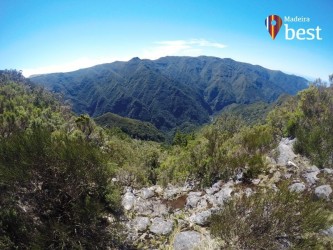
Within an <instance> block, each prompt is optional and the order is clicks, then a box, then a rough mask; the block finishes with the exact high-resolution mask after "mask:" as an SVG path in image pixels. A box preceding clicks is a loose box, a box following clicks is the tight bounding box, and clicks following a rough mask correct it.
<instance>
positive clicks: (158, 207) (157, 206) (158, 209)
mask: <svg viewBox="0 0 333 250" xmlns="http://www.w3.org/2000/svg"><path fill="white" fill-rule="evenodd" d="M168 211H169V210H168V208H167V206H166V204H162V203H161V202H160V201H155V202H154V203H153V213H152V214H151V216H161V215H167V214H168Z"/></svg>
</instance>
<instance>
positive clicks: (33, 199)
mask: <svg viewBox="0 0 333 250" xmlns="http://www.w3.org/2000/svg"><path fill="white" fill-rule="evenodd" d="M0 81H1V83H0V122H1V133H0V190H1V191H0V207H1V210H0V248H1V249H64V248H66V249H83V248H88V249H96V248H105V247H106V246H110V247H122V246H123V245H124V247H126V246H125V244H124V242H123V235H122V231H123V230H122V228H121V227H120V226H119V223H118V222H117V217H118V216H119V215H120V214H121V213H122V209H121V205H120V192H119V188H118V187H117V186H115V185H114V184H112V182H111V181H110V180H111V178H112V177H113V176H114V172H115V170H114V168H113V165H112V164H111V162H112V159H110V158H109V156H108V155H107V154H106V153H105V152H104V151H103V150H101V148H100V146H101V145H102V144H104V139H105V136H106V135H105V134H103V131H102V130H101V129H99V128H98V127H96V125H95V124H94V123H93V121H92V120H91V119H90V118H89V117H87V116H81V117H78V118H76V117H74V116H73V115H72V114H71V113H70V112H69V110H68V109H67V107H64V106H62V105H61V104H60V103H59V102H58V101H57V100H56V99H55V98H54V97H53V96H52V95H51V94H49V93H48V92H45V91H44V90H43V89H40V88H38V87H37V88H36V87H34V86H31V85H30V83H29V81H27V80H26V79H24V78H23V77H22V76H21V75H20V72H16V71H4V72H1V74H0ZM106 216H113V217H114V218H115V220H114V222H112V223H111V224H110V222H108V221H107V220H106Z"/></svg>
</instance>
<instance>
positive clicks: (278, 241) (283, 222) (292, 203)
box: [211, 183, 332, 249]
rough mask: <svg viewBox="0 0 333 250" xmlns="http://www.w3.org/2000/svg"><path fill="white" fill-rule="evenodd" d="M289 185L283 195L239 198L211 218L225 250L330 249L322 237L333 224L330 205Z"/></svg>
mask: <svg viewBox="0 0 333 250" xmlns="http://www.w3.org/2000/svg"><path fill="white" fill-rule="evenodd" d="M285 184H286V183H284V184H282V185H281V187H280V191H279V192H276V191H273V190H270V191H268V190H266V191H260V192H258V193H256V194H253V195H251V196H250V197H246V196H245V195H244V196H241V197H238V198H235V199H233V200H232V201H230V202H228V204H226V205H225V207H224V209H223V211H221V212H219V213H218V214H216V215H213V216H212V217H211V232H212V234H213V235H215V236H217V237H219V238H221V239H222V240H223V241H224V246H223V249H282V248H284V247H289V246H290V245H292V247H293V249H330V248H327V247H330V246H332V245H331V244H332V242H331V243H330V242H325V241H323V240H322V238H323V236H322V235H320V233H319V232H320V230H322V229H326V228H327V227H328V226H330V225H331V224H332V219H331V217H330V216H331V212H330V211H329V209H328V207H326V204H325V203H324V202H323V201H313V199H312V197H311V196H310V195H308V194H305V195H299V194H297V193H295V192H290V191H289V190H288V188H287V186H286V185H285Z"/></svg>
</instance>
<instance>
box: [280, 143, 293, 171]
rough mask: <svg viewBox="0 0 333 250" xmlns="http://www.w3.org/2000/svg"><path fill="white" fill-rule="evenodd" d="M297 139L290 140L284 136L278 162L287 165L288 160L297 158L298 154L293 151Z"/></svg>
mask: <svg viewBox="0 0 333 250" xmlns="http://www.w3.org/2000/svg"><path fill="white" fill-rule="evenodd" d="M294 142H295V139H293V140H290V139H289V138H282V139H281V141H280V143H279V146H278V152H279V156H278V158H277V164H278V165H281V166H285V165H287V164H288V161H293V160H294V159H295V158H296V154H295V153H294V151H293V144H294Z"/></svg>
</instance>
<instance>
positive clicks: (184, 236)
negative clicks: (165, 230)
mask: <svg viewBox="0 0 333 250" xmlns="http://www.w3.org/2000/svg"><path fill="white" fill-rule="evenodd" d="M201 238H202V237H201V234H200V233H198V232H196V231H184V232H179V233H177V234H176V235H175V240H174V243H173V249H174V250H193V249H195V248H196V247H198V246H199V244H200V242H201Z"/></svg>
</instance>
